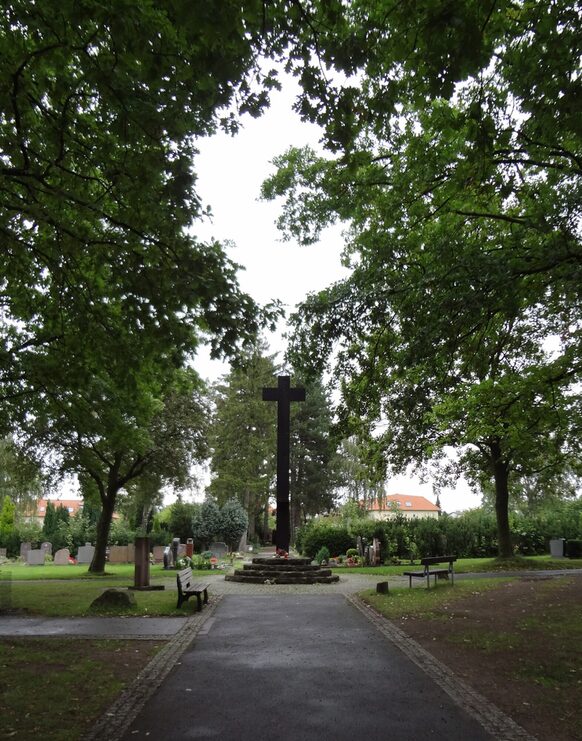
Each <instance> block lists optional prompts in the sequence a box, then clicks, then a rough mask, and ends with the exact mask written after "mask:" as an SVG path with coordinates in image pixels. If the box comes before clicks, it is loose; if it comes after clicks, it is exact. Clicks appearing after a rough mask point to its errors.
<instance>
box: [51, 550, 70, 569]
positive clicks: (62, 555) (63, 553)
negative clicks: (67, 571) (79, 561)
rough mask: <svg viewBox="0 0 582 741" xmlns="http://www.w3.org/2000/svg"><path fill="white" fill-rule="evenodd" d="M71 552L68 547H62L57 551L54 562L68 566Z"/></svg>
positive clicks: (57, 564) (56, 564)
mask: <svg viewBox="0 0 582 741" xmlns="http://www.w3.org/2000/svg"><path fill="white" fill-rule="evenodd" d="M70 556H71V553H70V551H69V549H68V548H61V549H60V550H58V551H57V552H56V553H55V556H54V559H53V563H54V564H55V566H66V565H67V564H68V563H69V558H70Z"/></svg>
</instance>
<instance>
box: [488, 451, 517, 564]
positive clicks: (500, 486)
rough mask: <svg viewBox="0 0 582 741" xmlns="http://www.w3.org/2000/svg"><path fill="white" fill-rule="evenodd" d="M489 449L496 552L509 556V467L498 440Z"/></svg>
mask: <svg viewBox="0 0 582 741" xmlns="http://www.w3.org/2000/svg"><path fill="white" fill-rule="evenodd" d="M490 450H491V462H492V466H493V476H494V479H495V515H496V518H497V540H498V552H499V557H500V558H511V557H512V556H513V545H512V543H511V533H510V531H509V467H508V465H507V463H506V461H504V460H503V455H502V452H501V445H500V444H499V442H497V441H496V442H493V443H492V444H491V446H490Z"/></svg>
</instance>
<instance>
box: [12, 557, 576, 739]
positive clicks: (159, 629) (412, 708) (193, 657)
mask: <svg viewBox="0 0 582 741" xmlns="http://www.w3.org/2000/svg"><path fill="white" fill-rule="evenodd" d="M565 573H572V572H571V571H570V572H568V571H566V572H565ZM506 575H507V574H497V573H496V574H493V575H492V576H506ZM518 575H519V576H526V577H531V578H547V577H548V576H550V575H558V574H557V572H545V573H542V572H539V571H538V572H531V574H530V573H528V574H524V573H523V572H520V573H519V574H518ZM466 576H469V575H466ZM472 576H475V575H472ZM456 578H465V575H458V577H456ZM383 579H388V580H389V582H390V585H391V587H393V586H395V585H396V584H405V583H407V578H406V577H393V576H390V577H378V576H374V575H364V574H346V575H345V576H344V575H342V576H341V579H340V582H339V583H337V584H331V585H266V584H248V585H247V584H240V583H236V582H225V581H224V577H223V575H222V574H216V575H212V576H211V582H212V584H211V588H210V592H211V595H212V596H211V603H210V605H209V606H208V607H206V608H205V609H204V610H203V612H202V613H194V614H192V615H191V616H190V617H185V618H153V617H152V618H69V619H61V618H42V617H38V618H18V617H8V616H0V635H5V636H7V635H16V636H26V635H28V636H31V635H34V636H39V635H53V636H63V635H69V636H75V637H80V636H87V637H89V636H90V637H104V636H107V637H119V638H134V639H152V638H157V639H159V638H165V639H167V640H166V644H165V646H164V648H163V649H162V650H161V651H159V652H158V654H156V656H155V657H154V659H153V660H152V661H151V662H150V663H149V664H148V666H147V667H146V668H145V669H144V671H143V672H142V673H141V674H140V675H139V677H138V678H137V679H136V681H135V683H134V684H133V685H132V686H130V687H129V688H128V689H127V690H126V691H125V692H124V693H123V694H122V695H121V696H120V697H119V698H118V700H117V701H116V703H115V704H114V705H113V706H112V707H111V708H110V709H109V710H108V712H107V713H106V714H105V715H104V716H103V717H102V718H101V719H100V721H99V722H98V723H97V724H96V725H95V727H94V729H93V731H92V732H91V734H90V735H89V736H88V737H87V740H86V741H90V740H91V741H95V740H96V739H99V740H100V741H101V739H106V741H129V740H130V739H140V738H148V739H149V740H150V741H185V740H186V739H209V740H210V739H216V738H221V739H223V740H224V741H230V740H231V739H232V741H247V740H248V741H271V740H272V741H287V740H289V741H327V739H329V741H348V740H349V741H353V739H357V738H365V739H366V741H386V739H390V741H421V740H422V741H423V740H424V739H435V740H436V741H445V740H446V741H485V739H497V741H517V740H518V739H519V740H521V741H532V736H530V735H529V734H528V733H526V732H525V731H524V730H523V729H522V728H521V727H519V726H518V725H517V724H515V723H514V722H513V721H512V720H511V719H510V718H508V717H507V716H505V715H504V714H503V713H501V712H500V711H499V710H498V709H497V708H496V707H494V706H493V705H491V703H489V702H488V701H487V700H485V699H484V698H483V697H481V696H480V695H478V693H476V692H474V691H473V690H472V688H470V687H469V686H467V685H466V684H464V682H462V681H461V680H460V679H459V678H457V677H456V676H455V675H453V674H452V673H451V672H450V670H449V669H448V668H447V667H445V666H443V665H442V664H441V663H440V662H439V661H437V660H436V659H435V658H434V657H433V656H432V655H431V654H429V653H428V652H427V651H425V650H424V649H423V648H422V647H421V646H419V645H418V644H417V643H415V642H414V641H413V640H412V639H410V638H409V637H408V636H406V635H405V634H404V633H403V632H402V631H400V630H399V629H398V628H397V627H396V626H395V625H394V624H392V623H390V622H389V621H388V620H385V619H384V618H382V617H381V616H379V615H378V614H377V613H375V612H374V611H373V610H372V609H371V608H369V607H367V606H365V605H364V604H363V603H362V602H360V600H359V599H358V598H357V597H356V596H355V593H356V592H359V591H361V590H363V589H366V588H373V587H374V586H375V584H376V583H377V582H378V581H380V580H383ZM533 741H535V739H533Z"/></svg>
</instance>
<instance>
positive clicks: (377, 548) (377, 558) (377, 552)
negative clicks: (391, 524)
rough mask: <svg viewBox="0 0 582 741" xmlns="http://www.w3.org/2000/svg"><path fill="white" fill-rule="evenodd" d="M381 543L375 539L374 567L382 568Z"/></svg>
mask: <svg viewBox="0 0 582 741" xmlns="http://www.w3.org/2000/svg"><path fill="white" fill-rule="evenodd" d="M380 549H381V545H380V541H379V539H378V538H374V540H373V541H372V566H380Z"/></svg>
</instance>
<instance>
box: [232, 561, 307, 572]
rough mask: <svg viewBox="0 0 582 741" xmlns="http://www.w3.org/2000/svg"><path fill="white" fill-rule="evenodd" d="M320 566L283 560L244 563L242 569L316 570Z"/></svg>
mask: <svg viewBox="0 0 582 741" xmlns="http://www.w3.org/2000/svg"><path fill="white" fill-rule="evenodd" d="M319 568H320V566H318V565H317V564H310V563H300V564H295V563H288V562H287V561H285V560H282V561H279V562H277V563H245V564H244V565H243V569H244V570H245V571H280V570H281V569H283V570H284V571H318V570H319Z"/></svg>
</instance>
